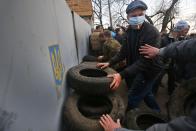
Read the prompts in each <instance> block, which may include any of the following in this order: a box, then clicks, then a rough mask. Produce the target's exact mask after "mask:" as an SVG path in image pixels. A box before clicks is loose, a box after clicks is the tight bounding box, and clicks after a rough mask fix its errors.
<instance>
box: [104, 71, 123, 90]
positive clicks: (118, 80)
mask: <svg viewBox="0 0 196 131" xmlns="http://www.w3.org/2000/svg"><path fill="white" fill-rule="evenodd" d="M107 77H110V78H113V81H112V83H111V84H110V88H111V89H112V90H116V89H117V88H118V87H119V85H120V83H121V80H122V78H121V76H120V74H119V73H116V74H112V75H108V76H107Z"/></svg>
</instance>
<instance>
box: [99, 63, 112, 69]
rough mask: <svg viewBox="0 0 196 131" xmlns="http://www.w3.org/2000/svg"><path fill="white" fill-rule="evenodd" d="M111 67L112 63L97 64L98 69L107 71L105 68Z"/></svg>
mask: <svg viewBox="0 0 196 131" xmlns="http://www.w3.org/2000/svg"><path fill="white" fill-rule="evenodd" d="M109 65H110V63H107V62H106V63H98V64H97V67H98V68H101V69H105V68H107V67H108V66H109Z"/></svg>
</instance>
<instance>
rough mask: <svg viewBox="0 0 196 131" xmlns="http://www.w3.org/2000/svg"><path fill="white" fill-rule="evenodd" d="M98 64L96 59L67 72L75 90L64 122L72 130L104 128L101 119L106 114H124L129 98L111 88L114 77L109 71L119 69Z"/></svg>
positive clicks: (115, 115)
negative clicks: (110, 76)
mask: <svg viewBox="0 0 196 131" xmlns="http://www.w3.org/2000/svg"><path fill="white" fill-rule="evenodd" d="M96 65H97V63H96V62H85V63H82V64H79V65H78V66H75V67H72V68H71V69H70V70H69V71H68V73H67V82H68V86H69V87H71V88H73V90H74V92H73V93H72V94H71V95H70V96H69V97H68V99H67V101H66V102H65V108H64V122H65V124H66V127H67V128H68V130H69V131H102V130H103V129H102V127H101V126H100V124H99V119H100V117H101V116H102V115H103V114H109V115H110V116H111V117H112V118H113V119H114V120H116V119H119V118H120V119H123V117H124V114H125V109H126V105H125V102H124V101H123V99H122V97H121V95H119V94H118V93H117V92H113V91H112V90H111V89H110V88H109V86H110V83H111V82H112V79H111V78H108V77H107V75H109V74H113V73H115V71H114V70H113V69H111V68H106V69H104V70H101V69H98V68H97V67H96Z"/></svg>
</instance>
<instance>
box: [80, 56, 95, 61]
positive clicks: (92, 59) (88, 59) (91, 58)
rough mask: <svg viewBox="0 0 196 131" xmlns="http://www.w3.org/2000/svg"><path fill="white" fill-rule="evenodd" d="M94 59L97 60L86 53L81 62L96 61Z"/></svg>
mask: <svg viewBox="0 0 196 131" xmlns="http://www.w3.org/2000/svg"><path fill="white" fill-rule="evenodd" d="M96 61H97V57H95V56H92V55H86V56H84V57H83V59H82V62H96Z"/></svg>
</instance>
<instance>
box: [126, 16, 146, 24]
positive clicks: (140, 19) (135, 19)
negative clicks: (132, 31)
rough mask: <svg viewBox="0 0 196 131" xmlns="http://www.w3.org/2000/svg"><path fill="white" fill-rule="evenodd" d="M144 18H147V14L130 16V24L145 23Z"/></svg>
mask: <svg viewBox="0 0 196 131" xmlns="http://www.w3.org/2000/svg"><path fill="white" fill-rule="evenodd" d="M144 20H145V16H144V15H142V16H136V17H130V18H129V21H128V22H129V24H130V25H133V26H135V25H140V24H143V23H144Z"/></svg>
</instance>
